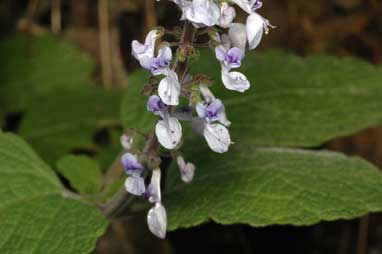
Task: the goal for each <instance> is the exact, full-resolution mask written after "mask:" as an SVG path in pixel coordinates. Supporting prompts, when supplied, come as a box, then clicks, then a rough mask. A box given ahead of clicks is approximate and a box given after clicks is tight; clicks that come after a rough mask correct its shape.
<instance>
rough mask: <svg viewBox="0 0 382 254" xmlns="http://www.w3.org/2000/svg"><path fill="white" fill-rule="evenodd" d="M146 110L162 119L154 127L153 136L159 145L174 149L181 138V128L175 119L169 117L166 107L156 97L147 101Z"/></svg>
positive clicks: (151, 97)
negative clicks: (154, 135)
mask: <svg viewBox="0 0 382 254" xmlns="http://www.w3.org/2000/svg"><path fill="white" fill-rule="evenodd" d="M147 109H148V110H149V111H151V112H153V113H154V114H155V115H158V116H160V117H161V118H162V120H159V121H158V122H157V124H156V125H155V134H156V136H157V138H158V141H159V143H160V144H161V145H162V146H163V147H165V148H167V149H173V148H175V147H176V146H177V145H178V144H179V142H180V140H181V138H182V126H181V125H180V122H179V120H178V119H176V118H175V117H171V116H170V114H169V112H168V108H167V105H166V104H165V103H164V102H163V101H162V99H161V98H160V97H158V96H157V95H152V96H150V98H149V99H148V102H147Z"/></svg>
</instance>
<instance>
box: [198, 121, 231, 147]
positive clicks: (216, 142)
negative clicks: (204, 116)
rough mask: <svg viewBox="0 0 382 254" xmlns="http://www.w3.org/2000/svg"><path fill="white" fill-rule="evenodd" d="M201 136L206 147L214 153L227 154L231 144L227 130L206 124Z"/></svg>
mask: <svg viewBox="0 0 382 254" xmlns="http://www.w3.org/2000/svg"><path fill="white" fill-rule="evenodd" d="M203 134H204V138H205V139H206V141H207V144H208V146H209V147H210V148H211V150H212V151H214V152H216V153H225V152H227V151H228V148H229V146H230V145H231V143H232V142H231V137H230V135H229V132H228V129H227V128H226V127H225V126H224V125H222V124H206V126H205V128H204V131H203Z"/></svg>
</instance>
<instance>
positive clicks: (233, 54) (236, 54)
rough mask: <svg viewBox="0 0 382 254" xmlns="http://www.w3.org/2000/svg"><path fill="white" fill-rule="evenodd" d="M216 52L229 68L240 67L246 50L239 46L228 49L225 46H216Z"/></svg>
mask: <svg viewBox="0 0 382 254" xmlns="http://www.w3.org/2000/svg"><path fill="white" fill-rule="evenodd" d="M215 54H216V58H217V59H218V60H219V61H220V62H221V63H222V65H224V67H225V68H228V69H231V68H238V67H240V66H241V61H242V60H243V58H244V51H243V50H242V49H240V48H237V47H233V48H231V49H229V50H226V49H225V48H224V46H218V47H216V48H215Z"/></svg>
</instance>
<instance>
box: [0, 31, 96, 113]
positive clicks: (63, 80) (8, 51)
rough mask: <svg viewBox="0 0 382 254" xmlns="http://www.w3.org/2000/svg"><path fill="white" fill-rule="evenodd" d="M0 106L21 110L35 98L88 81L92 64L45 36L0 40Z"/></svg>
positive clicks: (60, 41)
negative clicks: (0, 60)
mask: <svg viewBox="0 0 382 254" xmlns="http://www.w3.org/2000/svg"><path fill="white" fill-rule="evenodd" d="M0 55H1V57H2V61H3V62H4V63H5V64H3V66H2V67H1V68H0V83H1V86H0V107H1V108H4V109H7V110H10V111H16V110H22V109H25V108H26V107H27V106H28V105H29V103H30V102H31V101H34V100H36V99H37V98H36V97H38V96H40V95H44V94H47V93H50V94H52V93H51V92H54V91H56V89H59V88H62V87H65V88H69V87H72V88H73V87H78V86H80V85H82V84H83V83H85V82H87V81H89V79H90V74H91V72H92V70H93V64H92V62H91V61H90V59H89V58H87V57H86V56H84V55H83V54H81V53H80V51H79V50H77V49H76V48H74V47H73V46H72V45H70V44H68V43H66V42H62V40H58V39H56V38H53V37H51V36H48V35H44V36H37V37H27V36H13V37H9V38H7V39H3V40H1V41H0Z"/></svg>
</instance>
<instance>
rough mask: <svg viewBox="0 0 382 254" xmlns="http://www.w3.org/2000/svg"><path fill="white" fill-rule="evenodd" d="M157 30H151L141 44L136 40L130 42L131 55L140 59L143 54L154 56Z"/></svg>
mask: <svg viewBox="0 0 382 254" xmlns="http://www.w3.org/2000/svg"><path fill="white" fill-rule="evenodd" d="M158 36H159V34H158V30H155V29H154V30H151V31H150V32H149V33H148V34H147V36H146V39H145V43H144V44H142V43H140V42H138V41H136V40H134V41H133V42H132V43H131V46H132V55H133V56H134V57H135V58H136V59H137V60H138V61H140V60H141V58H142V57H143V56H147V57H149V58H151V57H154V48H155V42H156V40H157V39H158Z"/></svg>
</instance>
